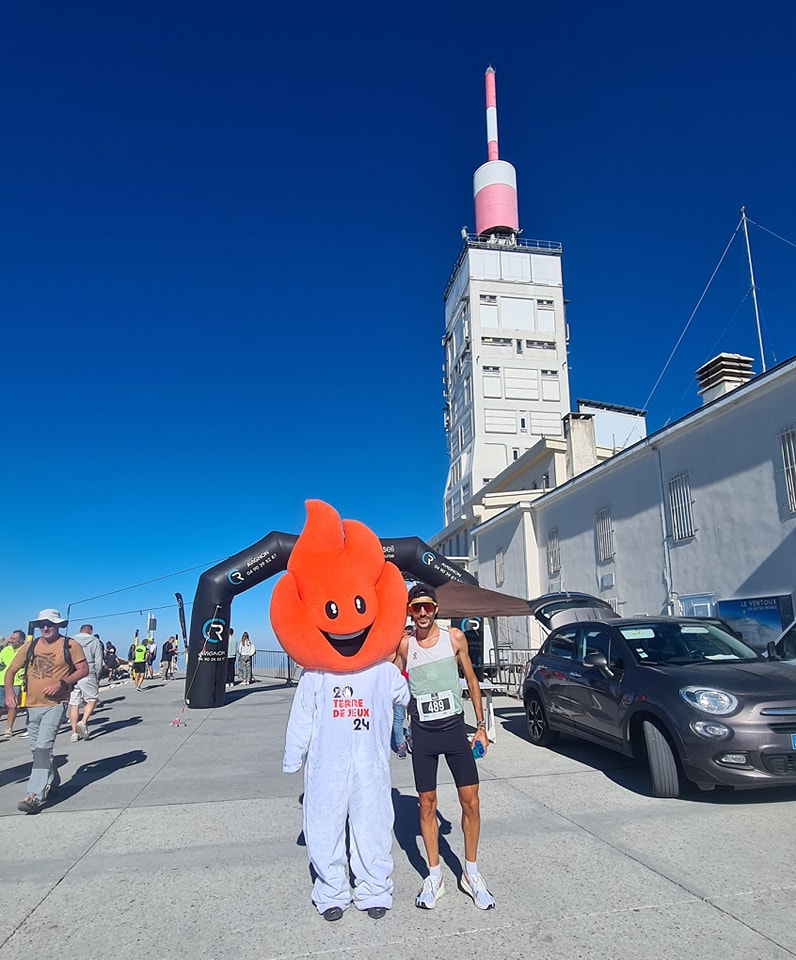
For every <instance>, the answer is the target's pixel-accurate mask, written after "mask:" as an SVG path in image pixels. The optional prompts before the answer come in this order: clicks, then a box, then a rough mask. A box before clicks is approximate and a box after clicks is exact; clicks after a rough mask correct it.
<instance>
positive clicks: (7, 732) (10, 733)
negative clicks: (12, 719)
mask: <svg viewBox="0 0 796 960" xmlns="http://www.w3.org/2000/svg"><path fill="white" fill-rule="evenodd" d="M12 736H13V731H12V730H11V727H6V728H5V730H4V731H3V735H2V736H1V737H0V740H10V739H11V737H12Z"/></svg>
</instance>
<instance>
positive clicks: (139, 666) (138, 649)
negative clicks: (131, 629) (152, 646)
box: [130, 630, 147, 690]
mask: <svg viewBox="0 0 796 960" xmlns="http://www.w3.org/2000/svg"><path fill="white" fill-rule="evenodd" d="M146 653H147V646H146V643H145V642H144V641H143V640H140V639H139V638H138V631H137V630H136V632H135V640H134V642H133V645H132V647H130V660H131V661H132V664H133V683H134V684H135V688H136V690H141V689H143V683H144V671H145V670H146Z"/></svg>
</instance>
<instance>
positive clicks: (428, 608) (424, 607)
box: [409, 600, 437, 613]
mask: <svg viewBox="0 0 796 960" xmlns="http://www.w3.org/2000/svg"><path fill="white" fill-rule="evenodd" d="M409 609H410V611H411V612H412V613H434V611H435V610H436V609H437V605H436V603H433V602H432V601H431V600H419V601H418V602H416V603H410V604H409Z"/></svg>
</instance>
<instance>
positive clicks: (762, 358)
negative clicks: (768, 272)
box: [741, 206, 766, 373]
mask: <svg viewBox="0 0 796 960" xmlns="http://www.w3.org/2000/svg"><path fill="white" fill-rule="evenodd" d="M741 223H743V235H744V240H746V259H747V261H748V262H749V279H750V280H751V281H752V303H753V304H754V305H755V324H756V326H757V343H758V345H759V347H760V366H761V368H762V370H761V372H762V373H765V372H766V355H765V353H764V352H763V333H762V331H761V329H760V310H759V309H758V306H757V286H756V285H755V271H754V267H753V266H752V248H751V247H750V246H749V230H748V228H747V226H746V207H745V206H743V207H741Z"/></svg>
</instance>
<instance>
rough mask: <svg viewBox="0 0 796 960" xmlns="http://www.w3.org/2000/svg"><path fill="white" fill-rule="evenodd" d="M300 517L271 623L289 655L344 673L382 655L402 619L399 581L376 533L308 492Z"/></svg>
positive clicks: (389, 650)
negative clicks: (303, 516) (303, 518)
mask: <svg viewBox="0 0 796 960" xmlns="http://www.w3.org/2000/svg"><path fill="white" fill-rule="evenodd" d="M305 506H306V508H307V522H306V523H305V525H304V529H303V530H302V531H301V535H300V536H299V538H298V540H297V541H296V545H295V547H294V548H293V552H292V553H291V555H290V559H289V560H288V563H287V572H286V573H285V575H284V576H283V577H282V578H281V580H279V582H278V583H277V584H276V586H275V587H274V591H273V594H272V595H271V626H272V627H273V630H274V633H275V634H276V636H277V639H278V640H279V642H280V643H281V644H282V647H283V648H284V650H285V651H286V652H287V654H288V656H290V657H292V658H293V659H294V660H295V661H296V663H299V664H301V666H302V667H307V668H309V669H313V670H329V671H331V672H332V673H347V672H348V671H349V670H359V669H361V668H362V667H368V666H370V665H371V664H373V663H377V662H378V661H379V660H385V659H389V658H390V657H391V656H392V655H393V653H395V650H396V648H397V646H398V642H399V641H400V639H401V633H402V631H403V627H404V623H405V622H406V585H405V584H404V580H403V577H402V576H401V572H400V571H399V570H398V568H397V567H396V566H395V565H394V564H392V563H387V562H386V561H385V559H384V551H383V550H382V548H381V544H380V543H379V539H378V537H377V536H376V535H375V534H374V533H372V532H371V531H370V530H369V529H368V528H367V527H366V526H365V525H364V524H362V523H358V522H357V521H356V520H341V519H340V517H339V515H338V513H337V511H336V510H334V509H333V508H332V507H330V506H329V505H328V504H327V503H323V501H321V500H307V502H306V504H305Z"/></svg>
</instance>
